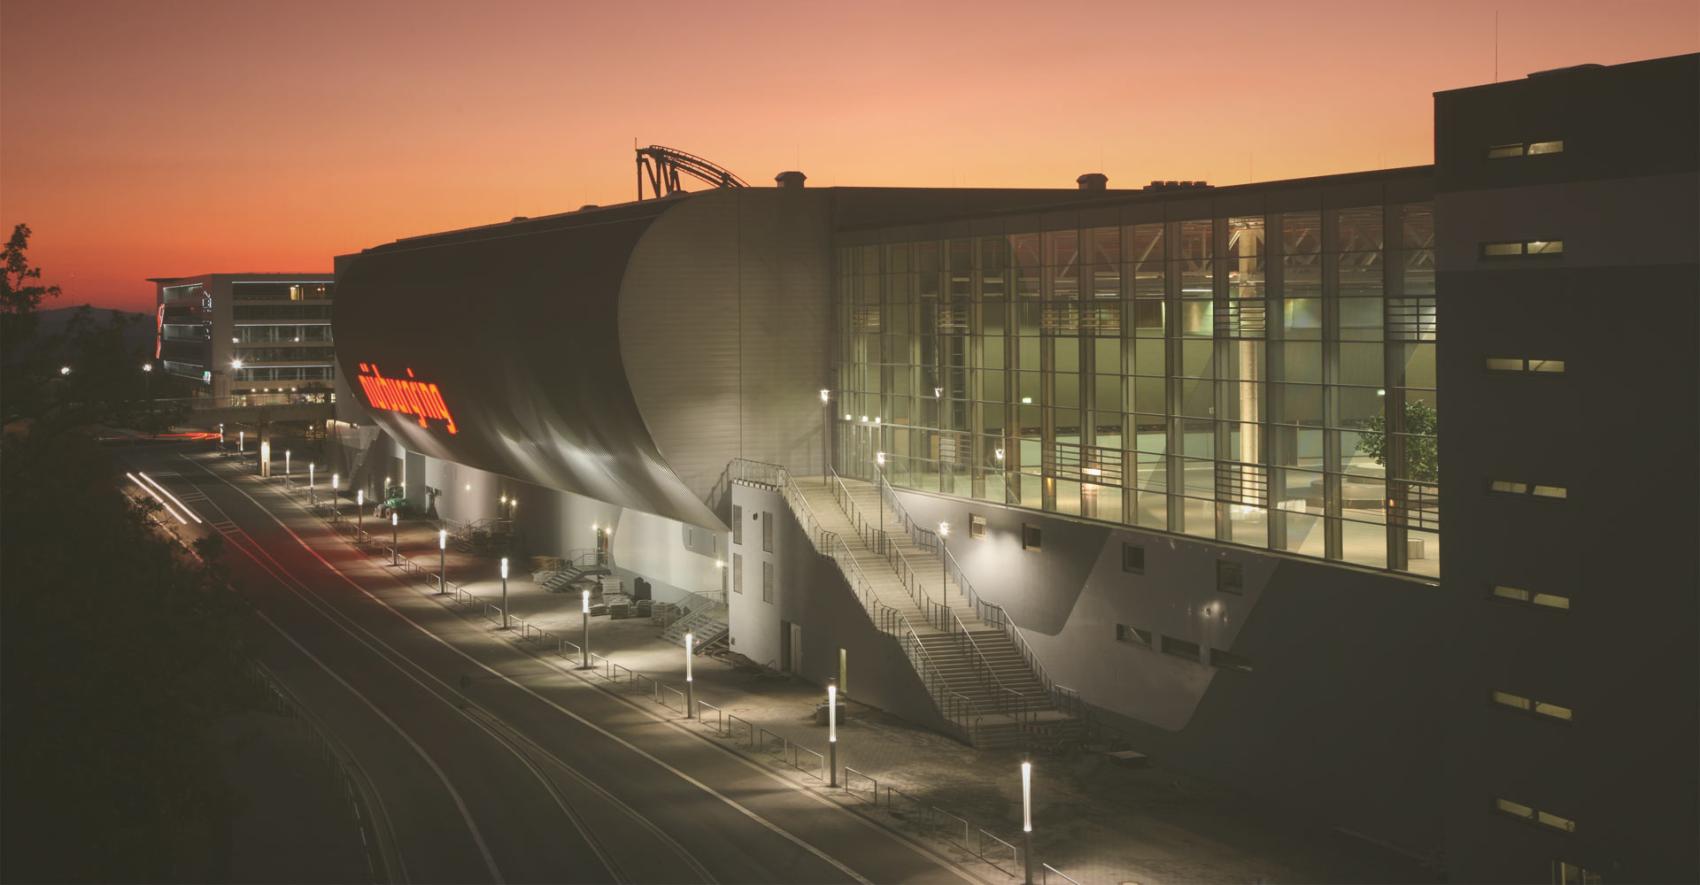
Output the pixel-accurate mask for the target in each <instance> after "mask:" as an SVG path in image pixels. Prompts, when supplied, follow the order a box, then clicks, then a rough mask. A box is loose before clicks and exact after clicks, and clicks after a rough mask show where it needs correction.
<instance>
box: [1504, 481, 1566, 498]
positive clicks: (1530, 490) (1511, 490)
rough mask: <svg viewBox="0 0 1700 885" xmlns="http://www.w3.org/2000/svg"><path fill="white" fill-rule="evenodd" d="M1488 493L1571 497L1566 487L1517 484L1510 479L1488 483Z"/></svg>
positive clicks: (1538, 496)
mask: <svg viewBox="0 0 1700 885" xmlns="http://www.w3.org/2000/svg"><path fill="white" fill-rule="evenodd" d="M1488 491H1490V492H1496V493H1498V494H1502V495H1533V496H1534V497H1536V498H1557V499H1563V498H1568V497H1570V491H1569V490H1568V489H1566V488H1565V487H1564V486H1554V485H1536V484H1533V483H1526V482H1515V481H1513V480H1509V479H1496V480H1492V481H1490V482H1489V483H1488Z"/></svg>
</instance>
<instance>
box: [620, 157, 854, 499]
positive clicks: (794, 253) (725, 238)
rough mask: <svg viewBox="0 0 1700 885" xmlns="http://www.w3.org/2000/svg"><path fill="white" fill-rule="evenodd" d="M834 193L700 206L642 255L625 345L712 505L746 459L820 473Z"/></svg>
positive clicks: (624, 307)
mask: <svg viewBox="0 0 1700 885" xmlns="http://www.w3.org/2000/svg"><path fill="white" fill-rule="evenodd" d="M830 209H831V195H830V193H829V192H826V191H813V192H810V191H795V190H785V189H779V188H773V189H765V188H750V189H744V190H725V191H716V192H710V193H704V194H699V195H697V196H695V197H692V198H691V200H690V201H689V202H687V203H685V204H682V205H680V206H679V207H678V208H676V209H674V210H673V211H671V212H669V213H667V215H666V216H665V217H664V218H661V219H659V220H657V221H656V223H655V224H654V225H653V226H652V227H651V228H650V229H649V231H648V232H647V233H645V234H644V238H643V242H642V243H640V244H639V245H638V247H637V249H636V250H635V251H634V252H633V253H632V261H631V268H630V270H629V271H628V272H627V274H626V281H625V285H624V286H623V288H622V291H621V296H620V344H621V347H622V350H623V353H624V354H625V357H626V363H627V365H628V366H630V367H631V368H630V374H629V377H630V380H631V385H632V391H633V394H634V396H635V398H636V401H637V403H638V406H639V408H640V409H641V410H642V412H643V416H644V419H645V421H646V422H647V424H648V427H649V429H650V432H651V434H652V435H653V437H654V439H655V442H656V445H657V446H658V447H659V448H660V450H661V453H662V454H663V455H664V456H665V457H666V459H667V463H668V464H669V465H671V466H672V467H673V469H674V470H675V471H677V473H678V475H679V477H680V478H681V479H683V480H684V482H685V484H686V485H687V486H689V487H690V488H691V490H692V491H693V492H695V493H697V494H698V495H699V496H707V494H708V493H709V491H710V490H711V489H712V488H713V487H714V485H715V483H716V482H717V481H718V480H719V478H720V475H721V472H722V471H723V470H724V469H725V467H726V464H727V462H728V461H730V460H731V459H733V458H739V457H743V458H753V459H756V460H760V461H769V462H773V463H778V464H784V465H786V466H788V467H791V468H792V469H794V470H800V471H801V472H804V473H817V472H819V470H820V463H821V453H820V438H821V405H820V400H819V396H818V393H817V391H818V390H819V389H820V388H821V387H823V386H830V385H828V384H826V383H825V380H826V371H827V359H828V351H829V344H830V339H829V336H828V333H827V321H828V309H829V307H828V306H829V298H828V294H829V288H828V287H829V285H830V282H831V279H830V267H831V252H830V243H831V228H830Z"/></svg>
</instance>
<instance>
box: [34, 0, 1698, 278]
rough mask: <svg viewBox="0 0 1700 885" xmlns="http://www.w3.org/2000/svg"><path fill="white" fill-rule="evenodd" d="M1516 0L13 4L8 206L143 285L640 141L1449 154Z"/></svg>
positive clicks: (1246, 158)
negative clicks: (1448, 116)
mask: <svg viewBox="0 0 1700 885" xmlns="http://www.w3.org/2000/svg"><path fill="white" fill-rule="evenodd" d="M1495 5H1496V4H1495V3H1493V2H1462V0H1418V2H1402V3H1392V2H1377V0H1350V2H1319V0H1289V2H1268V0H1264V2H1258V3H1232V2H1219V3H1215V4H1194V3H1185V2H1178V0H1167V2H1162V3H1146V2H1130V0H1124V2H1098V0H1076V2H1073V3H1066V4H1046V3H1033V2H1023V3H1000V2H993V0H981V2H967V3H960V4H956V3H951V4H946V3H937V4H933V3H920V2H914V0H911V2H907V3H904V2H890V3H888V2H882V0H875V2H864V0H857V2H850V0H840V2H837V3H830V4H829V3H813V2H807V0H802V2H789V3H784V2H780V3H703V2H697V3H692V4H671V3H667V2H648V3H643V4H637V3H599V4H593V3H589V2H566V0H561V2H490V0H486V2H465V0H451V2H438V0H414V2H393V3H392V2H365V0H341V2H331V0H294V2H287V3H285V2H271V3H262V2H257V0H229V2H153V0H127V2H85V0H4V2H3V3H0V224H4V226H5V232H9V231H10V230H11V227H12V225H13V224H14V223H16V222H19V221H25V222H28V223H29V224H30V225H31V226H32V227H33V228H34V229H35V239H34V242H32V244H31V245H32V248H31V257H32V258H33V259H34V260H35V262H36V263H38V264H40V265H41V266H42V267H43V268H44V269H45V271H46V276H47V278H48V279H49V280H50V281H53V282H58V283H60V284H61V285H62V286H64V289H65V295H64V297H63V298H62V299H60V301H59V304H60V305H66V304H79V303H82V302H85V301H87V302H92V303H94V304H96V305H100V306H111V307H123V308H128V309H144V310H145V309H149V307H148V305H150V304H151V302H152V298H153V295H152V287H151V286H150V284H148V283H147V282H145V280H144V278H145V277H149V276H168V275H178V274H191V273H204V272H212V271H260V270H281V271H328V270H330V267H331V256H333V255H335V254H338V253H341V252H351V251H357V250H359V249H360V248H363V247H365V246H370V245H374V244H377V243H382V242H388V241H390V240H393V239H395V238H397V237H402V236H408V235H412V234H419V233H425V232H429V231H434V230H442V229H446V228H452V227H461V226H466V225H471V224H481V223H487V222H491V221H500V220H506V219H508V218H510V217H512V216H515V215H544V214H548V213H551V212H559V211H564V210H569V209H573V208H576V207H578V206H579V205H580V204H582V203H587V202H588V203H603V204H606V203H615V202H622V201H626V200H630V199H632V198H633V197H634V196H635V184H634V173H633V166H632V154H631V148H632V139H633V138H634V137H635V138H637V139H638V140H639V141H640V142H641V143H643V144H650V143H658V144H665V145H670V146H674V147H679V148H683V149H685V150H688V151H691V152H692V153H696V154H700V155H702V156H706V157H708V158H710V159H712V160H715V161H716V162H719V163H721V164H722V165H725V166H727V167H729V168H731V169H732V170H733V171H735V172H737V173H739V174H740V175H742V176H743V177H744V178H745V179H747V180H749V181H750V182H751V183H753V184H761V185H766V184H771V182H772V178H773V175H774V173H776V172H779V171H780V170H782V169H791V168H800V169H802V170H803V171H805V172H806V173H808V175H809V183H810V184H811V185H820V186H828V185H833V184H844V185H852V184H854V185H910V186H943V187H949V186H970V185H972V186H1024V187H1072V186H1073V184H1074V178H1075V176H1076V175H1078V174H1080V173H1082V172H1086V171H1091V170H1101V171H1103V172H1105V173H1106V174H1108V175H1109V177H1110V186H1111V187H1118V186H1120V187H1134V186H1138V185H1139V184H1142V183H1144V182H1146V181H1149V180H1151V179H1153V178H1176V179H1198V178H1202V179H1207V180H1209V181H1210V182H1212V183H1215V184H1237V183H1242V182H1245V181H1248V180H1258V181H1264V180H1270V179H1278V178H1293V177H1300V176H1306V175H1320V174H1328V173H1335V172H1345V171H1350V170H1356V169H1373V168H1379V167H1385V166H1402V165H1411V164H1420V163H1427V162H1430V160H1431V153H1432V145H1431V138H1432V134H1433V127H1432V107H1431V103H1430V102H1431V99H1430V94H1431V93H1433V92H1435V91H1437V90H1442V89H1450V88H1454V87H1459V86H1467V85H1473V84H1477V83H1485V82H1490V81H1492V80H1493V78H1494V40H1493V32H1494V8H1495ZM1497 5H1498V8H1499V21H1500V24H1499V76H1500V79H1513V78H1517V77H1521V76H1523V75H1524V74H1526V73H1528V72H1530V71H1534V70H1541V69H1544V68H1552V67H1559V66H1563V65H1571V64H1578V63H1582V62H1601V63H1607V64H1609V63H1615V62H1623V61H1631V60H1635V59H1642V58H1654V57H1658V56H1665V55H1675V54H1679V53H1684V52H1693V51H1695V50H1696V49H1697V48H1700V12H1697V8H1700V7H1697V5H1696V4H1695V3H1694V2H1693V0H1617V2H1610V3H1607V2H1601V0H1541V2H1523V0H1506V2H1503V3H1499V4H1497ZM1205 6H1208V7H1209V8H1201V7H1205ZM669 7H672V8H671V9H670V8H669Z"/></svg>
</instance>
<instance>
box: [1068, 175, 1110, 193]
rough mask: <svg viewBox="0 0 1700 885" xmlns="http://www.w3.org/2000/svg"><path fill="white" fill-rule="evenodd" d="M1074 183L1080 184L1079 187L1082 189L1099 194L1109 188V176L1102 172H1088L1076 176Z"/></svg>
mask: <svg viewBox="0 0 1700 885" xmlns="http://www.w3.org/2000/svg"><path fill="white" fill-rule="evenodd" d="M1074 183H1075V184H1078V185H1080V189H1081V190H1083V191H1088V192H1090V193H1095V194H1101V193H1103V192H1104V191H1105V190H1107V189H1109V186H1110V176H1108V175H1105V174H1104V173H1102V172H1088V173H1086V174H1085V175H1082V176H1080V177H1079V178H1076V179H1075V180H1074Z"/></svg>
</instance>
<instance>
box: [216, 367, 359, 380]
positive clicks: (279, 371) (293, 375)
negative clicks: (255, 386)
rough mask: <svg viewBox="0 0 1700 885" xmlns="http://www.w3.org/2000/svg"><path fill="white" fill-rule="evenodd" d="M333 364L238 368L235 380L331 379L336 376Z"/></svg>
mask: <svg viewBox="0 0 1700 885" xmlns="http://www.w3.org/2000/svg"><path fill="white" fill-rule="evenodd" d="M335 371H336V370H335V369H334V368H333V367H331V366H262V367H257V368H242V369H237V370H236V375H235V378H234V380H236V381H239V382H260V381H329V380H331V379H332V378H333V377H335Z"/></svg>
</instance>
